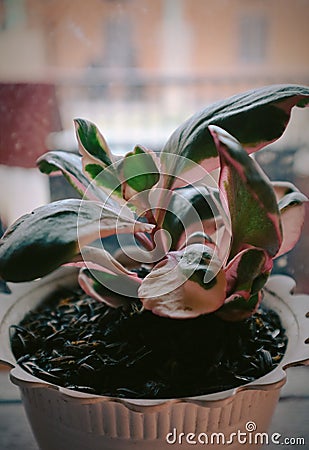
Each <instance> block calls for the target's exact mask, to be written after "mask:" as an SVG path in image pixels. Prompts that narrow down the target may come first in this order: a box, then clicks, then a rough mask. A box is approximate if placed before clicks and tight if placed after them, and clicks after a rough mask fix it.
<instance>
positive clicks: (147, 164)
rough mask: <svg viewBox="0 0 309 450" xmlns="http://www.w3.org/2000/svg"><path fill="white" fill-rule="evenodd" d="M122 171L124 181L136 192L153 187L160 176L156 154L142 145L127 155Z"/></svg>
mask: <svg viewBox="0 0 309 450" xmlns="http://www.w3.org/2000/svg"><path fill="white" fill-rule="evenodd" d="M122 173H123V183H127V184H128V185H129V186H130V187H131V188H132V189H133V190H134V191H136V192H141V191H144V190H147V189H151V188H152V187H153V186H154V185H155V184H156V183H157V182H158V181H159V178H160V174H159V170H158V167H157V165H156V162H155V155H154V154H153V152H150V151H149V150H146V149H145V148H142V147H140V146H136V147H135V148H134V150H133V151H132V152H130V153H127V154H126V155H125V157H124V159H123V164H122Z"/></svg>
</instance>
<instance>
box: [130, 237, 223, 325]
mask: <svg viewBox="0 0 309 450" xmlns="http://www.w3.org/2000/svg"><path fill="white" fill-rule="evenodd" d="M225 289H226V281H225V274H224V272H223V270H222V269H221V263H220V262H219V261H218V260H217V258H216V257H215V256H214V253H213V250H212V249H211V248H210V247H207V246H205V245H201V244H193V245H189V246H188V247H186V249H184V250H183V251H180V252H171V253H169V254H168V255H167V256H166V258H165V259H164V260H163V261H161V262H160V263H158V264H157V265H156V266H155V267H154V268H153V269H152V271H151V272H150V273H149V275H147V276H146V277H145V278H144V280H143V281H142V284H141V286H140V288H139V291H138V294H139V297H140V299H141V301H142V303H143V306H144V308H145V309H149V310H151V311H152V312H153V313H154V314H157V315H159V316H164V317H170V318H175V319H186V318H193V317H197V316H199V315H201V314H206V313H210V312H212V311H215V310H217V309H218V308H219V307H220V306H221V305H222V304H223V302H224V299H225V294H226V293H225Z"/></svg>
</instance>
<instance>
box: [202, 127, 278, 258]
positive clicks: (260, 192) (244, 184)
mask: <svg viewBox="0 0 309 450" xmlns="http://www.w3.org/2000/svg"><path fill="white" fill-rule="evenodd" d="M211 130H212V134H213V136H214V140H215V142H216V145H217V149H218V152H219V156H220V163H221V172H220V180H219V185H220V196H222V204H223V206H225V204H226V200H227V203H228V208H229V213H230V217H231V225H232V236H233V239H232V246H231V251H230V257H229V259H232V258H233V257H234V256H235V255H236V254H237V253H239V252H240V251H241V250H242V249H244V248H245V247H246V246H248V245H252V246H254V247H258V248H261V249H264V250H265V251H266V252H267V253H268V254H269V255H270V256H274V255H275V254H276V253H277V252H278V250H279V247H280V245H281V242H282V233H281V223H280V215H279V210H278V206H277V201H276V197H275V193H274V190H273V187H272V185H271V183H270V181H269V180H268V178H267V177H266V175H265V174H264V172H263V171H262V170H261V168H260V167H259V166H258V164H257V163H256V162H255V161H254V160H253V159H252V158H251V157H250V156H249V155H248V154H247V153H246V152H245V151H244V150H243V149H242V147H241V145H240V144H239V142H238V141H237V140H236V139H235V138H233V137H232V136H231V135H229V134H228V133H226V132H225V131H224V130H222V129H220V128H219V127H214V126H212V127H211Z"/></svg>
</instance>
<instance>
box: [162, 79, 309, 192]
mask: <svg viewBox="0 0 309 450" xmlns="http://www.w3.org/2000/svg"><path fill="white" fill-rule="evenodd" d="M308 98H309V89H308V88H307V87H304V86H297V85H274V86H266V87H263V88H259V89H254V90H251V91H248V92H244V93H242V94H238V95H235V96H233V97H230V98H228V99H226V100H223V101H219V102H217V103H214V104H212V105H210V106H208V107H206V108H205V109H204V110H203V111H201V112H199V113H197V114H195V115H194V116H192V117H191V118H189V119H188V120H187V121H186V122H184V123H183V124H182V125H181V126H180V127H179V128H177V130H176V131H175V132H174V133H173V134H172V136H171V137H170V139H169V140H168V141H167V143H166V145H165V147H164V149H163V152H162V157H161V159H162V162H163V164H164V166H165V169H166V171H167V173H168V174H169V175H170V176H169V177H168V178H167V179H166V185H165V186H166V187H171V186H172V185H173V183H174V179H173V177H172V176H173V175H179V174H180V173H182V172H184V171H185V170H186V165H185V162H184V161H185V160H182V161H179V158H177V155H179V156H182V157H185V158H188V159H189V160H192V161H194V162H196V163H198V164H202V165H203V167H204V168H205V169H207V170H209V171H211V170H212V169H214V168H216V167H217V166H218V160H217V158H214V157H216V156H217V151H216V148H215V146H214V144H213V140H212V138H211V135H210V133H209V130H208V126H209V125H218V126H220V127H222V128H224V129H225V130H227V131H228V132H229V133H231V134H232V135H233V136H235V137H236V138H237V139H238V140H239V141H240V143H241V144H242V145H243V146H244V147H245V148H246V150H247V152H248V153H251V152H253V151H256V150H258V149H260V148H262V147H263V146H265V145H266V144H268V143H270V142H272V141H274V140H276V139H278V138H279V137H280V136H281V135H282V133H283V131H284V130H285V128H286V125H287V123H288V120H289V117H290V111H291V108H292V107H293V106H295V105H296V106H300V107H302V106H305V103H306V104H307V103H308Z"/></svg>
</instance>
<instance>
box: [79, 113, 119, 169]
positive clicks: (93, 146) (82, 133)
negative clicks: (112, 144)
mask: <svg viewBox="0 0 309 450" xmlns="http://www.w3.org/2000/svg"><path fill="white" fill-rule="evenodd" d="M74 123H75V127H76V135H77V139H78V142H79V145H80V150H81V153H82V154H83V152H84V151H86V152H87V153H88V154H89V155H91V156H94V157H95V158H96V159H98V160H100V161H101V162H102V163H103V164H104V166H109V165H111V164H112V163H113V157H112V154H111V151H110V149H109V147H108V145H107V143H106V141H105V139H104V138H103V136H102V135H101V133H100V131H99V130H98V128H97V127H96V125H95V124H94V123H92V122H90V121H89V120H84V119H75V120H74Z"/></svg>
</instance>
